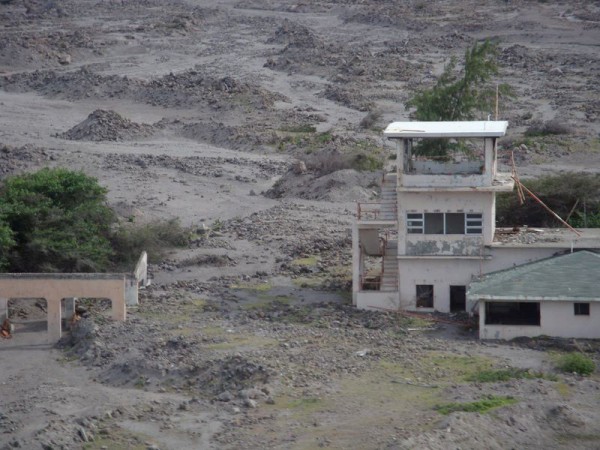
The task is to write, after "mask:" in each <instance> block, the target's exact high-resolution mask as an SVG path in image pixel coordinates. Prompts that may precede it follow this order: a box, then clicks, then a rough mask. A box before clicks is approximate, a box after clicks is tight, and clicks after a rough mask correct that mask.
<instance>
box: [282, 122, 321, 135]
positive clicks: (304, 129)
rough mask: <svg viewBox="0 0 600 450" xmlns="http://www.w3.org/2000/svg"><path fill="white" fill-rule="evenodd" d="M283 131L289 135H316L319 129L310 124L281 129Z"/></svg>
mask: <svg viewBox="0 0 600 450" xmlns="http://www.w3.org/2000/svg"><path fill="white" fill-rule="evenodd" d="M281 131H285V132H287V133H315V132H316V131H317V128H316V127H314V126H313V125H308V124H303V125H289V126H283V127H281Z"/></svg>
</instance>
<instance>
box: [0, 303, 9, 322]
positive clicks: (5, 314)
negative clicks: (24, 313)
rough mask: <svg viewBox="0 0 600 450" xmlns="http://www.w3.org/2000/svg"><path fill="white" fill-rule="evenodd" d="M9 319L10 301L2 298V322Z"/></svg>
mask: <svg viewBox="0 0 600 450" xmlns="http://www.w3.org/2000/svg"><path fill="white" fill-rule="evenodd" d="M7 317H8V299H7V298H0V322H4V319H6V318H7Z"/></svg>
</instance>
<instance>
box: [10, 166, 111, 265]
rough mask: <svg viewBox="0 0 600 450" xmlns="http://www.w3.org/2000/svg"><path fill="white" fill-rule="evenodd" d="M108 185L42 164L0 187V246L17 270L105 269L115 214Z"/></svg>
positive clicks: (109, 254) (82, 174)
mask: <svg viewBox="0 0 600 450" xmlns="http://www.w3.org/2000/svg"><path fill="white" fill-rule="evenodd" d="M106 192H107V191H106V189H105V188H103V187H102V186H100V185H99V184H98V182H97V180H96V179H95V178H92V177H89V176H87V175H85V174H84V173H83V172H73V171H69V170H66V169H48V168H46V169H42V170H40V171H38V172H35V173H30V174H24V175H19V176H14V177H11V178H8V179H6V180H5V182H4V184H3V186H1V187H0V217H3V220H0V249H2V255H3V256H2V257H0V262H2V261H4V266H5V268H8V269H9V270H11V271H15V272H58V271H64V272H90V271H102V270H105V269H106V268H107V266H108V264H109V260H110V256H111V254H112V249H111V245H110V239H109V238H110V234H111V226H112V224H113V223H114V222H115V220H116V217H115V215H114V213H113V211H112V210H111V209H110V208H109V207H108V206H107V205H106Z"/></svg>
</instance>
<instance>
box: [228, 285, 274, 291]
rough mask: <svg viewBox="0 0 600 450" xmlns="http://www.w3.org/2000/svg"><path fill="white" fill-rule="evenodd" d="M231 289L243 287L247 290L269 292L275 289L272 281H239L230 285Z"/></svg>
mask: <svg viewBox="0 0 600 450" xmlns="http://www.w3.org/2000/svg"><path fill="white" fill-rule="evenodd" d="M230 288H231V289H243V290H246V291H254V292H267V291H270V290H271V289H273V285H272V284H271V283H239V284H232V285H231V286H230Z"/></svg>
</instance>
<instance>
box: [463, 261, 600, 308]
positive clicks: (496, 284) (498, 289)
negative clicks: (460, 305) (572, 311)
mask: <svg viewBox="0 0 600 450" xmlns="http://www.w3.org/2000/svg"><path fill="white" fill-rule="evenodd" d="M467 296H468V297H469V298H470V299H473V300H476V299H494V300H534V299H543V300H576V301H577V300H580V301H600V254H597V253H592V252H589V251H585V250H584V251H579V252H575V253H569V254H566V255H562V256H556V257H553V258H548V259H544V260H541V261H536V262H533V263H529V264H523V265H521V266H516V267H514V268H512V269H506V270H502V271H499V272H492V273H489V274H487V275H484V276H483V277H481V278H480V279H479V280H477V281H473V282H471V284H470V285H469V289H468V291H467Z"/></svg>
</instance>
